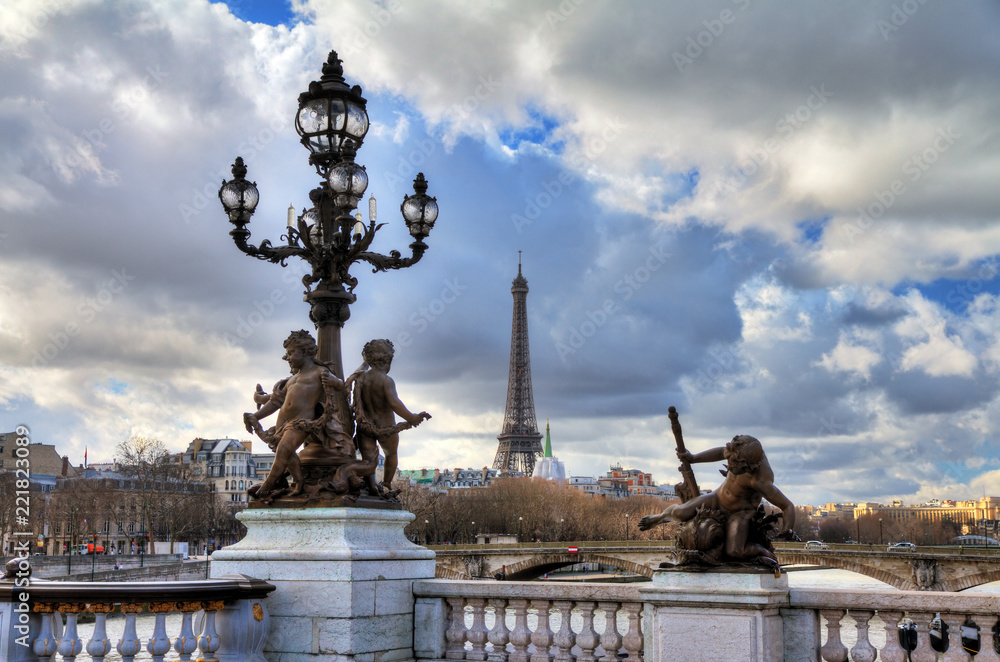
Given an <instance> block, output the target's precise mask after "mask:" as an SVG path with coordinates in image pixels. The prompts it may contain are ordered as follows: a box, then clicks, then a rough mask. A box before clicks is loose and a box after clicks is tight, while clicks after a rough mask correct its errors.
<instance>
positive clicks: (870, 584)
mask: <svg viewBox="0 0 1000 662" xmlns="http://www.w3.org/2000/svg"><path fill="white" fill-rule="evenodd" d="M787 575H788V585H789V586H790V587H793V588H843V589H850V590H852V591H865V590H869V591H872V590H880V591H884V590H892V587H891V586H889V585H888V584H885V583H883V582H880V581H878V580H875V579H871V578H869V577H865V576H863V575H859V574H856V573H853V572H849V571H847V570H793V571H790V572H788V573H787ZM964 592H965V593H1000V582H993V583H991V584H983V585H982V586H977V587H975V588H970V589H967V590H966V591H964ZM510 618H512V615H511V614H508V619H510ZM552 618H553V622H552V623H551V625H552V628H553V630H556V629H558V614H553V616H552ZM468 619H469V623H470V624H471V614H470V615H469V616H468ZM166 621H167V636H168V637H169V638H170V640H171V641H173V640H174V638H175V637H176V636H177V633H178V632H179V631H180V627H181V615H180V614H168V615H167V618H166ZM535 622H536V619H535V617H534V614H529V627H530V628H532V629H534V627H535ZM154 624H155V618H154V617H153V616H151V615H143V616H140V617H138V618H137V619H136V631H137V632H138V635H139V640H140V641H142V642H143V647H144V648H143V651H142V652H141V653H139V655H136V657H135V659H136V660H149V659H151V657H152V656H151V655H150V654H149V653H148V652H146V651H145V642H146V641H148V640H149V637H150V636H152V634H153V626H154ZM492 625H493V621H492V615H490V614H487V627H492ZM510 625H511V626H512V625H513V621H511V622H510ZM573 626H574V629H576V630H578V629H579V624H578V623H577V622H576V621H575V620H574V621H573ZM124 629H125V619H124V618H123V617H120V616H119V617H117V618H109V619H108V624H107V637H108V639H110V640H111V644H112V647H113V646H114V645H115V643H117V642H118V640H119V639H120V638H121V636H122V632H123V631H124ZM93 630H94V626H93V624H85V625H80V626H79V633H80V639H81V640H82V641H83V646H84V652H83V653H82V654H80V655H79V656H78V657H77V658H76V659H77V660H78V661H80V662H90V660H91V658H90V656H89V655H87V653H86V647H87V642H88V641H89V640H90V637H91V636H92V634H93ZM618 630H619V632H627V631H628V623H627V620H623V614H619V623H618ZM841 635H842V637H843V641H844V645H846V646H847V647H848V648H850V647H851V646H853V645H854V643H855V641H856V640H855V639H854V637H855V636H856V635H855V630H854V623H853V620H852V619H850V617H845V619H844V622H843V626H842V629H841ZM869 636H870V638H871V642H872V644H873V645H874V646H875V647H876V648H880V647H882V646H883V645H885V629H884V625H883V623H882V621H881V620H880V619H879V618H878V616H875V617H874V618H872V620H871V622H870V633H869ZM57 659H58V656H57ZM104 659H105V660H106V661H107V662H121V656H120V655H119V654H118V652H117V651H112V652H111V653H110V654H108V656H107V657H105V658H104ZM164 659H165V660H177V659H178V657H177V653H176V652H175V651H174V650H173V648H171V650H170V652H169V653H168V654H167V655H166V657H165V658H164Z"/></svg>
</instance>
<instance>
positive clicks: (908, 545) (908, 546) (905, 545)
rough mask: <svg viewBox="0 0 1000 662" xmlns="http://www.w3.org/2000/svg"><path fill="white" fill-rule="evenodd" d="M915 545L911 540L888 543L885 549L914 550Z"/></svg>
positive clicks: (896, 550) (893, 550) (892, 550)
mask: <svg viewBox="0 0 1000 662" xmlns="http://www.w3.org/2000/svg"><path fill="white" fill-rule="evenodd" d="M916 549H917V546H916V545H914V544H913V543H912V542H897V543H893V544H891V545H889V547H888V549H887V550H886V551H889V552H914V551H916Z"/></svg>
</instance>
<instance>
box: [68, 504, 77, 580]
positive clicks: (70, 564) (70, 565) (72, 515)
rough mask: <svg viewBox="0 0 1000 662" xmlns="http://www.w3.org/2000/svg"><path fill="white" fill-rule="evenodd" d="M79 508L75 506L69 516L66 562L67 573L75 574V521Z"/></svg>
mask: <svg viewBox="0 0 1000 662" xmlns="http://www.w3.org/2000/svg"><path fill="white" fill-rule="evenodd" d="M79 510H80V509H79V508H73V509H72V510H71V511H70V516H69V560H68V561H67V563H66V574H67V575H72V574H73V523H74V522H75V521H76V513H77V512H78V511H79Z"/></svg>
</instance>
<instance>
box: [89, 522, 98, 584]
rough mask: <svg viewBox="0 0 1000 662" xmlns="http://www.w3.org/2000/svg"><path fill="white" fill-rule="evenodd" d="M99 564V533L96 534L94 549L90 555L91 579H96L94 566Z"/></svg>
mask: <svg viewBox="0 0 1000 662" xmlns="http://www.w3.org/2000/svg"><path fill="white" fill-rule="evenodd" d="M96 565H97V534H96V533H95V534H94V551H93V553H92V554H91V555H90V581H94V566H96Z"/></svg>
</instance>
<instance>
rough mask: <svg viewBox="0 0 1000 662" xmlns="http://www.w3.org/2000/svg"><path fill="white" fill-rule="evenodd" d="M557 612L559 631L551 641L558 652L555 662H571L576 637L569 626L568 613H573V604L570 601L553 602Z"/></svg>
mask: <svg viewBox="0 0 1000 662" xmlns="http://www.w3.org/2000/svg"><path fill="white" fill-rule="evenodd" d="M552 604H553V606H555V608H556V609H558V610H559V631H558V632H556V635H555V637H553V639H554V640H555V642H556V647H557V648H558V649H559V652H558V653H556V657H555V662H573V644H574V643H575V639H576V636H575V635H574V634H573V627H572V625H570V621H569V619H570V612H571V611H573V603H572V602H571V601H570V600H555V601H554V602H553V603H552Z"/></svg>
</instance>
